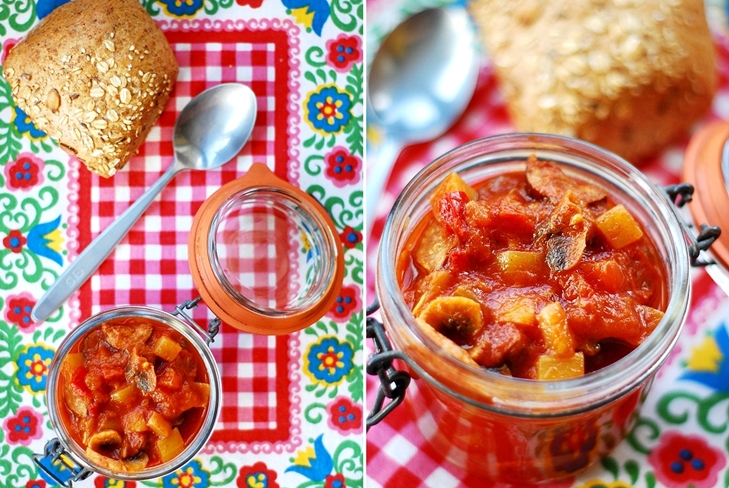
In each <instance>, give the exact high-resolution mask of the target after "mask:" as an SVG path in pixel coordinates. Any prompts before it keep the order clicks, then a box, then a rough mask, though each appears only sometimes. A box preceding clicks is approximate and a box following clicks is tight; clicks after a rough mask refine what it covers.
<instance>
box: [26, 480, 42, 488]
mask: <svg viewBox="0 0 729 488" xmlns="http://www.w3.org/2000/svg"><path fill="white" fill-rule="evenodd" d="M25 488H46V482H45V480H40V479H39V480H28V481H27V482H26V483H25Z"/></svg>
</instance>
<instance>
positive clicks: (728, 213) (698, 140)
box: [683, 121, 729, 269]
mask: <svg viewBox="0 0 729 488" xmlns="http://www.w3.org/2000/svg"><path fill="white" fill-rule="evenodd" d="M727 140H729V122H726V121H715V122H710V123H708V124H706V125H705V126H704V127H702V128H701V129H699V130H698V131H697V132H696V134H695V135H694V136H693V137H692V138H691V141H690V142H689V145H688V147H687V148H686V154H685V156H684V165H683V179H684V181H685V182H686V183H690V184H692V185H693V186H694V197H693V200H692V201H691V204H690V205H689V208H690V210H691V215H692V216H693V219H694V223H695V224H696V225H697V226H698V225H701V224H704V223H706V224H709V225H716V226H719V227H720V228H721V229H722V230H723V231H724V232H722V234H721V235H720V236H719V239H717V240H716V241H715V242H714V243H713V244H712V245H711V253H712V254H713V255H714V257H715V258H716V260H717V261H718V262H719V263H720V264H721V265H722V267H723V268H725V269H726V267H727V263H729V193H727V188H726V184H725V180H724V174H723V173H722V170H721V159H722V153H723V151H724V145H725V144H726V143H727Z"/></svg>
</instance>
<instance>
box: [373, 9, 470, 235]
mask: <svg viewBox="0 0 729 488" xmlns="http://www.w3.org/2000/svg"><path fill="white" fill-rule="evenodd" d="M479 67H480V49H479V47H478V38H477V36H476V31H475V28H474V26H473V23H472V21H471V18H470V17H469V15H468V12H466V10H465V9H464V8H463V7H456V6H449V7H443V8H432V9H427V10H423V11H422V12H420V13H418V14H415V15H413V16H412V17H409V18H408V19H406V20H405V21H404V22H403V23H401V24H400V25H398V26H397V27H396V28H395V30H393V31H392V32H391V33H390V35H388V36H387V37H386V38H385V40H384V41H383V43H382V45H381V46H380V48H379V49H378V51H377V54H376V55H375V57H374V59H373V60H372V65H371V68H370V74H369V78H368V85H367V88H368V104H367V117H368V119H367V120H368V122H369V123H371V124H373V125H374V126H376V127H377V128H378V129H379V132H381V133H382V134H383V141H382V142H381V143H380V144H379V145H378V146H376V147H372V148H371V149H370V148H368V158H367V160H368V161H367V198H366V199H367V214H366V216H367V222H368V227H369V228H370V229H371V224H372V221H373V220H374V217H375V211H376V210H377V203H378V201H379V200H380V193H381V192H382V189H383V188H384V187H385V184H386V182H387V178H388V177H389V175H390V171H391V170H392V165H393V164H394V162H395V160H396V159H397V156H398V155H399V153H400V151H401V150H402V148H403V147H404V146H407V145H409V144H414V143H418V142H425V141H429V140H432V139H435V138H437V137H439V136H440V135H442V134H443V133H444V132H445V131H446V130H448V128H450V126H451V125H453V123H454V122H455V121H456V119H457V118H458V117H459V116H460V115H461V114H462V113H463V111H464V110H465V108H466V106H467V105H468V102H469V101H470V100H471V97H472V96H473V92H474V90H475V89H476V79H477V77H478V71H479Z"/></svg>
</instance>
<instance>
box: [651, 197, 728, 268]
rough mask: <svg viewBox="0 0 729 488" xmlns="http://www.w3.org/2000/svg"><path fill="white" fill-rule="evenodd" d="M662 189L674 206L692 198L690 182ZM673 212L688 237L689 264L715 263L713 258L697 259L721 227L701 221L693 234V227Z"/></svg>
mask: <svg viewBox="0 0 729 488" xmlns="http://www.w3.org/2000/svg"><path fill="white" fill-rule="evenodd" d="M663 190H664V191H665V192H666V195H667V196H668V199H669V200H670V201H671V203H672V204H673V205H674V207H676V208H682V207H683V206H684V205H685V204H687V203H689V202H691V200H693V194H694V187H693V185H691V184H690V183H680V184H678V185H669V186H667V187H665V188H664V189H663ZM675 213H676V217H677V219H678V222H679V223H680V224H681V227H683V230H684V234H685V235H686V238H687V239H688V250H689V255H690V256H691V266H693V267H703V266H709V265H712V264H716V262H715V261H714V260H709V261H707V260H702V259H699V257H700V255H701V252H702V251H707V250H708V249H709V248H710V247H711V245H712V244H713V243H714V241H716V240H717V239H718V238H719V236H720V235H721V229H720V228H719V227H718V226H716V225H712V226H709V225H708V224H705V223H701V224H699V233H698V235H694V233H693V231H692V230H691V227H693V225H690V224H688V223H686V220H685V219H684V218H683V216H682V215H681V214H680V213H678V212H675Z"/></svg>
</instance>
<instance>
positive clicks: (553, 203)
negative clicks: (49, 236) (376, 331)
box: [398, 156, 667, 380]
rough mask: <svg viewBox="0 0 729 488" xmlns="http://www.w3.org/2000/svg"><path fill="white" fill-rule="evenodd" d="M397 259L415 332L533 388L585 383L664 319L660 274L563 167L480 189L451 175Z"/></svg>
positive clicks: (634, 237)
mask: <svg viewBox="0 0 729 488" xmlns="http://www.w3.org/2000/svg"><path fill="white" fill-rule="evenodd" d="M430 203H431V207H432V211H431V212H429V214H428V215H427V216H426V217H424V219H423V220H422V221H421V222H419V223H418V225H417V226H416V227H415V232H413V234H412V235H411V236H410V237H409V240H408V242H407V244H406V246H405V248H404V250H403V252H402V254H401V255H400V258H399V261H398V275H399V281H400V285H401V287H402V289H403V295H404V298H405V301H406V303H407V305H408V306H409V307H410V308H411V309H412V310H413V314H414V315H415V318H416V323H417V324H418V326H419V327H420V328H421V329H422V331H423V332H424V333H425V334H426V335H428V336H429V337H430V338H432V339H433V340H434V341H435V342H436V344H438V345H439V346H441V348H442V350H443V351H444V352H445V353H447V354H451V355H453V356H455V357H457V358H459V359H461V360H462V361H464V362H466V363H469V364H472V365H478V366H480V367H484V368H490V369H493V370H496V371H499V372H501V373H503V374H505V375H511V376H515V377H520V378H530V379H543V380H553V379H567V378H573V377H577V376H582V375H584V374H585V373H589V372H591V371H595V370H597V369H599V368H602V367H604V366H606V365H608V364H611V363H613V362H615V361H616V360H618V359H620V358H621V357H623V356H625V355H626V354H628V353H629V352H630V351H632V350H633V349H635V348H636V347H637V346H638V345H640V344H641V342H642V341H643V340H644V339H645V338H646V337H647V336H648V335H649V334H650V333H651V332H652V331H653V329H654V328H655V327H656V325H657V324H658V323H659V321H660V320H661V318H662V317H663V311H662V310H664V309H665V303H666V295H667V290H666V284H665V283H666V279H665V270H664V268H663V266H662V264H661V261H660V257H659V255H658V252H657V250H656V248H655V246H654V245H653V243H652V242H651V241H650V239H649V238H648V237H647V236H646V235H645V233H644V232H643V228H642V227H641V225H640V224H639V223H638V222H637V221H636V219H635V218H634V217H633V216H632V215H631V213H630V212H629V211H628V210H627V209H626V208H625V207H624V206H623V205H621V204H619V203H616V202H615V201H613V199H612V198H611V197H610V195H608V193H607V192H606V191H605V190H604V189H602V188H600V187H598V186H595V185H592V184H590V183H587V182H584V181H580V180H575V179H573V178H571V177H569V176H567V175H566V174H565V173H564V172H563V171H562V170H561V169H560V167H559V166H557V165H556V164H555V163H551V162H548V161H540V160H538V159H537V158H536V157H535V156H531V157H529V159H528V161H527V165H526V171H525V172H517V173H510V174H505V175H500V176H496V177H493V178H491V179H489V180H487V181H485V182H483V183H482V184H480V185H479V186H478V188H473V187H471V186H469V185H468V184H466V183H465V182H464V181H463V180H462V179H461V178H460V177H459V176H458V175H457V174H456V173H452V174H450V175H449V176H448V177H447V178H446V179H445V180H444V181H443V182H442V183H441V184H440V185H439V186H438V187H437V188H436V190H435V192H434V193H433V195H432V196H431V199H430Z"/></svg>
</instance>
